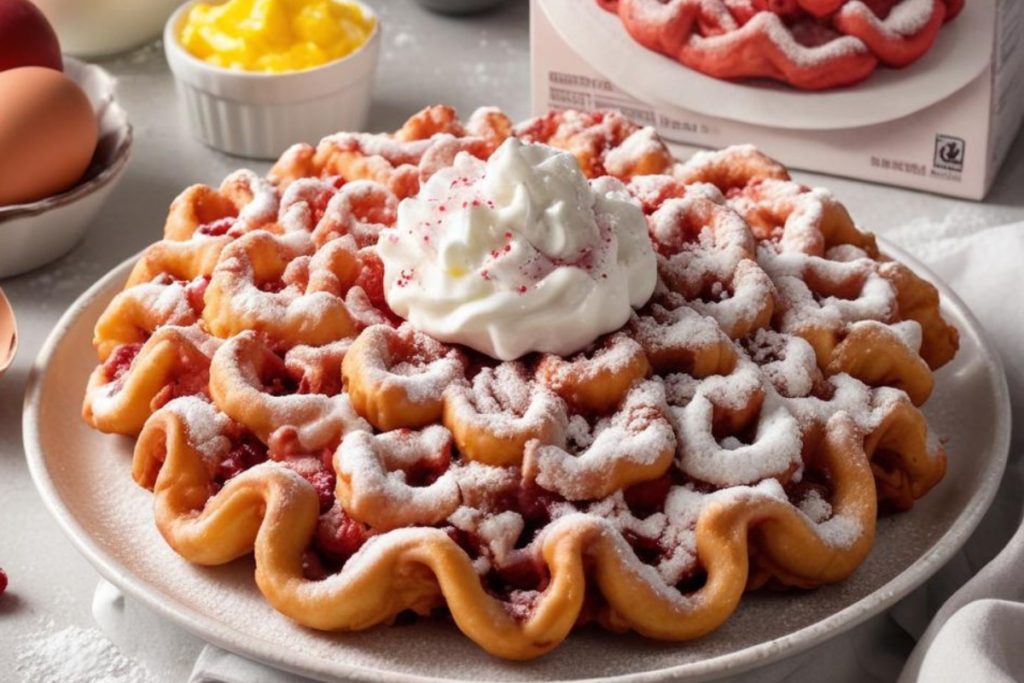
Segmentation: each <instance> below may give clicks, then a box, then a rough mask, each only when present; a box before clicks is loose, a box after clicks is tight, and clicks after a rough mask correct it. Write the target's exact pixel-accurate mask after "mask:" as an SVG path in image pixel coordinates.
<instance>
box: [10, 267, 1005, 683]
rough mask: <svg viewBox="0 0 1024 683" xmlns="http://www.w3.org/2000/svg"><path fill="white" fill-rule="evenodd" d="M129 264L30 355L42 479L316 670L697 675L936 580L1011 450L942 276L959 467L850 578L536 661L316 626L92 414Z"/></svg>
mask: <svg viewBox="0 0 1024 683" xmlns="http://www.w3.org/2000/svg"><path fill="white" fill-rule="evenodd" d="M888 251H889V252H890V253H894V255H895V256H897V257H898V258H901V259H903V260H904V261H905V262H907V263H910V264H912V265H913V264H914V262H913V261H912V260H911V259H910V258H909V257H907V256H906V255H904V254H901V253H899V252H898V251H896V250H893V249H889V250H888ZM130 267H131V264H130V263H125V264H122V265H121V266H120V267H118V268H116V269H115V270H113V271H112V272H111V273H110V274H109V275H107V276H106V277H105V278H103V279H102V280H101V281H100V282H99V283H97V284H96V285H95V286H94V287H92V288H91V289H90V290H89V291H88V292H86V293H85V294H84V295H83V296H82V297H81V298H80V299H79V300H78V301H77V302H76V303H75V304H74V305H73V306H72V307H71V309H70V310H69V311H68V312H67V313H66V314H65V316H64V317H63V318H62V319H61V321H60V322H59V323H58V324H57V327H56V329H55V330H54V332H53V333H52V335H51V336H50V338H49V340H48V341H47V342H46V344H45V346H44V347H43V349H42V351H41V352H40V354H39V357H38V359H37V360H36V363H35V366H34V368H33V373H32V377H31V379H30V381H29V388H28V392H27V396H26V404H25V413H24V435H25V450H26V453H27V454H28V461H29V467H30V470H31V472H32V477H33V479H34V481H35V483H36V486H37V487H38V489H39V491H40V493H41V494H42V497H43V500H44V501H45V503H46V505H47V506H48V508H49V509H50V511H51V512H52V513H53V515H54V516H55V517H56V519H57V520H58V522H59V523H60V525H61V526H62V527H63V529H64V530H65V531H66V532H67V534H68V536H69V537H70V538H71V540H72V542H73V543H74V544H75V545H76V546H77V548H78V549H79V550H80V551H81V552H82V553H83V554H84V555H85V556H86V557H87V558H88V559H89V560H90V561H91V562H92V563H93V564H94V565H95V566H96V569H97V570H98V571H99V572H100V574H102V575H103V576H104V577H105V578H107V579H108V580H109V581H110V582H111V583H113V584H114V585H116V586H118V587H119V588H121V589H122V590H123V591H124V592H126V593H127V594H129V595H131V596H133V597H134V598H136V599H137V600H139V601H140V602H142V603H143V604H145V605H147V606H148V607H150V608H151V609H153V610H155V611H156V612H157V613H158V614H161V615H163V616H164V617H166V618H167V619H170V620H172V621H174V622H176V623H178V624H180V625H181V626H183V627H185V628H187V629H188V630H190V631H192V632H194V633H195V634H196V635H198V636H200V637H202V638H204V639H206V640H208V641H211V642H213V643H215V644H217V645H220V646H221V647H224V648H226V649H229V650H232V651H234V652H237V653H239V654H242V655H246V656H249V657H251V658H254V659H257V660H261V661H264V662H266V663H269V664H271V665H274V666H277V667H280V668H284V669H288V670H292V671H296V672H299V673H303V674H305V675H307V676H311V677H314V678H320V679H323V680H338V679H345V680H360V681H371V680H372V681H379V680H383V679H384V678H387V679H388V680H399V681H425V680H435V681H436V680H475V681H487V680H490V681H526V680H530V681H568V680H581V679H598V678H600V679H605V680H619V681H626V680H640V679H642V680H644V681H647V682H650V681H667V680H673V681H675V680H686V681H691V682H692V681H698V680H707V679H711V678H715V677H717V676H720V675H723V674H724V673H726V672H728V673H738V672H740V671H743V670H745V669H750V668H753V667H756V666H759V665H763V664H766V663H768V662H771V661H775V660H777V659H781V658H783V657H787V656H790V655H793V654H796V653H797V652H799V651H801V650H804V649H807V648H809V647H811V646H813V645H815V644H817V643H820V642H822V641H824V640H825V639H828V638H831V637H833V636H835V635H837V634H839V633H841V632H843V631H845V630H847V629H849V628H852V627H853V626H855V625H856V624H858V623H860V622H862V621H864V620H866V619H868V618H869V617H871V616H873V615H875V614H877V613H879V612H881V611H882V610H884V609H886V608H887V607H889V606H891V605H892V604H894V603H895V602H896V601H897V600H899V599H900V598H902V597H903V596H904V595H906V594H907V593H908V592H910V591H911V590H912V589H913V588H915V587H916V586H918V585H919V584H921V583H922V582H923V581H925V580H926V579H928V577H930V576H931V575H932V574H933V573H935V572H936V571H937V570H938V569H939V567H941V566H942V565H943V563H945V562H946V561H947V560H949V559H950V557H951V556H952V555H953V554H954V553H955V552H956V551H957V550H958V549H959V548H960V547H961V546H962V545H963V543H964V542H965V541H966V540H967V537H968V536H969V535H970V533H971V532H972V531H973V530H974V528H975V526H976V525H977V524H978V522H979V521H980V520H981V517H982V515H983V514H984V512H985V510H986V509H987V508H988V506H989V504H990V503H991V501H992V498H993V496H994V495H995V491H996V488H997V487H998V484H999V480H1000V479H1001V477H1002V472H1003V468H1004V465H1005V462H1006V455H1007V451H1008V444H1009V433H1010V412H1009V398H1008V394H1007V388H1006V382H1005V379H1004V376H1003V372H1002V368H1001V367H1000V364H999V360H998V358H997V357H996V356H995V355H994V353H993V351H992V348H991V346H990V344H989V343H988V342H987V341H986V340H985V338H984V337H983V335H982V332H981V330H980V328H979V325H978V323H977V322H976V321H975V320H974V318H973V317H972V316H971V314H970V312H969V311H968V310H967V309H966V308H965V307H964V306H963V304H962V303H961V302H960V301H959V300H958V299H956V298H955V297H954V296H953V295H952V294H951V293H950V291H949V290H948V289H946V288H944V287H942V286H941V285H940V289H942V293H943V295H944V296H945V299H944V305H943V309H944V313H945V315H946V316H947V317H948V319H949V320H951V321H952V322H953V323H955V324H956V325H957V326H958V327H959V328H960V331H961V335H962V337H961V344H962V348H961V350H960V353H959V355H958V356H957V358H956V360H954V361H953V362H952V363H951V364H950V365H949V366H947V367H946V368H944V369H943V370H942V371H940V372H939V373H938V384H937V387H936V391H935V394H934V395H933V397H932V399H931V401H930V402H929V403H928V408H927V410H926V412H927V413H928V415H929V418H930V420H931V422H932V424H933V425H940V426H941V427H940V429H941V432H942V435H943V436H947V437H948V438H949V442H948V448H949V454H950V457H949V472H948V474H947V475H946V478H945V480H944V481H943V482H942V483H941V484H940V485H939V486H938V487H936V489H934V490H933V491H931V492H930V493H929V494H928V495H927V496H926V497H925V498H924V499H923V500H922V501H921V502H920V503H918V505H917V506H916V507H915V508H914V509H913V510H912V511H911V512H909V513H905V514H901V515H896V516H892V517H887V518H884V519H882V520H880V522H879V525H878V532H877V538H876V543H875V548H874V550H873V551H872V553H871V555H870V556H869V557H868V559H867V561H866V562H865V563H864V564H863V565H862V566H861V567H860V569H858V570H857V571H856V572H855V573H854V575H853V576H852V577H850V578H849V579H848V580H846V581H845V582H843V583H840V584H838V585H835V586H827V587H824V588H820V589H817V590H814V591H810V592H801V593H793V594H778V593H765V594H751V595H747V596H745V597H744V598H743V601H742V602H741V604H740V608H739V610H738V611H737V612H736V613H735V614H734V615H733V616H732V617H731V618H730V619H729V620H728V621H727V622H726V624H725V625H724V626H723V627H722V628H721V629H719V630H718V631H716V632H714V633H712V634H711V635H709V636H706V637H704V638H702V639H699V640H696V641H693V642H690V643H661V642H654V641H649V640H644V639H643V638H641V637H639V636H636V635H632V634H629V635H613V634H608V633H604V632H601V631H599V630H598V629H582V630H581V631H579V632H575V633H573V634H572V635H570V637H569V638H568V639H567V640H566V641H565V642H564V643H563V644H562V645H561V646H559V647H558V649H556V650H555V651H554V652H553V653H551V654H549V655H547V656H545V657H542V658H541V659H539V660H536V661H532V662H527V663H515V662H504V661H501V660H498V659H495V658H494V657H491V656H489V655H487V654H485V653H484V652H483V651H482V650H480V649H479V648H478V647H477V646H476V645H475V644H473V643H472V642H471V641H470V640H469V639H468V638H466V637H464V636H463V635H462V634H461V633H459V632H458V630H456V628H455V627H454V626H452V625H451V624H449V623H447V622H445V621H443V620H441V619H437V620H421V621H420V622H418V623H416V624H413V625H410V626H396V627H386V626H381V627H377V628H373V629H370V630H368V631H364V632H360V633H338V634H329V633H322V632H316V631H312V630H309V629H305V628H302V627H300V626H297V625H295V624H294V623H292V622H291V621H289V620H288V619H286V618H285V617H283V616H281V615H280V614H278V613H277V612H275V611H274V610H273V609H272V608H271V607H270V606H269V605H268V604H267V602H266V601H265V600H264V599H263V597H262V595H261V594H260V593H259V591H258V590H257V588H256V585H255V582H254V581H253V564H252V561H251V559H246V560H239V561H236V562H234V563H232V564H230V565H228V566H224V567H217V568H204V567H198V566H195V565H191V564H189V563H188V562H185V561H184V560H182V559H181V558H179V557H178V556H177V555H176V554H175V553H174V552H173V551H172V550H171V549H170V548H169V547H168V546H167V544H166V543H165V542H164V541H163V539H162V538H161V536H160V534H159V533H158V531H157V529H156V526H155V525H154V523H153V518H152V517H153V515H152V497H151V494H150V493H149V491H146V490H144V489H142V488H140V487H138V486H136V485H135V484H134V483H133V482H132V479H131V451H132V446H133V440H132V439H127V438H124V437H117V436H107V435H103V434H100V433H98V432H95V431H93V430H91V429H90V428H89V427H87V426H86V424H85V423H84V422H83V421H82V419H81V417H80V410H81V403H82V396H83V393H84V388H85V385H86V380H87V378H88V375H89V373H90V372H91V370H92V369H93V367H95V364H96V359H95V356H94V353H93V350H92V346H91V344H90V340H91V338H92V329H93V325H94V323H95V321H96V319H97V318H98V317H99V315H100V313H101V312H102V311H103V309H104V308H105V307H106V305H107V302H108V301H109V300H110V299H111V298H112V297H113V296H114V294H115V293H116V292H117V291H118V290H119V289H120V288H121V286H122V283H123V282H124V280H125V279H126V278H127V275H128V272H129V269H130ZM915 267H916V266H915Z"/></svg>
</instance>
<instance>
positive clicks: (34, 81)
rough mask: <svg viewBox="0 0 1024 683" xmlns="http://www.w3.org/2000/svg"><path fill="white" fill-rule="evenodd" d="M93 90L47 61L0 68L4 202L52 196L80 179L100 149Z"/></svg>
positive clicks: (0, 158) (1, 189)
mask: <svg viewBox="0 0 1024 683" xmlns="http://www.w3.org/2000/svg"><path fill="white" fill-rule="evenodd" d="M98 135H99V126H98V123H97V121H96V114H95V112H94V111H93V108H92V104H91V103H90V102H89V98H88V96H87V95H86V94H85V92H83V91H82V89H81V88H80V87H79V86H78V84H77V83H75V82H74V81H73V80H71V79H70V78H68V77H67V76H65V75H64V74H63V73H60V72H59V71H54V70H53V69H47V68H44V67H36V66H30V67H21V68H18V69H10V70H8V71H0V206H5V205H9V204H24V203H26V202H33V201H36V200H39V199H43V198H46V197H50V196H52V195H55V194H58V193H60V192H63V191H64V190H67V189H68V188H70V187H71V186H73V185H74V184H75V183H77V182H78V181H79V180H80V179H81V177H82V175H83V174H84V173H85V171H86V169H87V168H88V167H89V162H90V160H91V159H92V155H93V152H94V151H95V150H96V143H97V138H98Z"/></svg>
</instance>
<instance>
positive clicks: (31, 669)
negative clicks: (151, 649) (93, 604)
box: [9, 626, 156, 683]
mask: <svg viewBox="0 0 1024 683" xmlns="http://www.w3.org/2000/svg"><path fill="white" fill-rule="evenodd" d="M9 644H10V643H9ZM15 672H16V673H17V674H18V675H19V678H20V680H22V681H25V682H26V683H29V682H31V683H155V681H156V679H155V678H153V677H152V676H151V675H150V673H149V672H148V671H146V669H145V667H143V666H142V665H141V664H139V663H138V662H136V661H133V660H131V659H128V658H127V657H125V656H124V655H123V654H121V652H120V651H119V650H118V649H117V647H116V646H115V645H114V644H113V643H112V642H110V640H108V639H107V637H106V636H105V635H103V633H102V632H101V631H99V630H98V629H96V628H82V627H81V626H68V627H66V628H63V629H61V630H59V631H41V632H38V633H34V634H32V635H30V636H29V637H28V638H27V639H26V641H25V642H24V644H22V645H21V646H20V647H19V649H18V659H17V665H16V670H15Z"/></svg>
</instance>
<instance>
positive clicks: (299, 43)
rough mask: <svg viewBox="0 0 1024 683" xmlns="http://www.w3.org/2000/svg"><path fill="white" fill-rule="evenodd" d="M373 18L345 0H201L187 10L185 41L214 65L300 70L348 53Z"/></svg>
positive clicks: (365, 33)
mask: <svg viewBox="0 0 1024 683" xmlns="http://www.w3.org/2000/svg"><path fill="white" fill-rule="evenodd" d="M375 21H376V20H375V19H374V18H373V17H372V16H370V15H368V14H366V13H364V11H363V9H362V8H361V7H359V5H357V4H355V3H351V2H344V1H343V0H229V2H226V3H223V4H215V5H211V4H208V3H204V2H201V3H199V4H197V5H195V6H194V7H193V8H192V9H191V10H190V11H189V13H188V17H187V18H186V21H185V24H184V27H183V28H182V31H181V44H182V46H183V47H184V48H185V49H186V50H188V51H189V52H190V53H191V54H192V55H194V56H195V57H198V58H199V59H202V60H203V61H205V62H207V63H209V64H212V65H214V66H219V67H223V68H226V69H240V70H245V71H262V72H267V73H282V72H286V71H302V70H304V69H312V68H314V67H317V66H320V65H322V64H326V63H328V62H331V61H334V60H336V59H340V58H342V57H345V56H346V55H348V54H350V53H352V52H354V51H355V50H357V49H359V48H360V47H361V46H362V45H363V44H364V43H366V41H367V39H368V38H369V37H370V34H371V33H372V32H373V29H374V25H375Z"/></svg>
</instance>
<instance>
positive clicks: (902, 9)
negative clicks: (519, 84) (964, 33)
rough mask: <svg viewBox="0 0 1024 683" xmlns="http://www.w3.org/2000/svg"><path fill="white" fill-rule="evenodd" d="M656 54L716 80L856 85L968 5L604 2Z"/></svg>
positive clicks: (911, 54)
mask: <svg viewBox="0 0 1024 683" xmlns="http://www.w3.org/2000/svg"><path fill="white" fill-rule="evenodd" d="M597 3H598V4H599V5H600V6H601V7H603V8H604V9H606V10H608V11H609V12H611V13H613V14H615V15H616V16H618V17H619V19H620V20H621V21H622V24H623V26H624V27H625V29H626V31H627V33H628V34H629V35H630V36H631V37H632V38H633V39H634V40H636V41H637V42H638V43H640V44H641V45H643V46H644V47H646V48H647V49H649V50H654V51H655V52H660V53H662V54H664V55H667V56H668V57H671V58H672V59H675V60H676V61H678V62H680V63H682V64H684V65H686V66H688V67H690V68H691V69H694V70H696V71H699V72H701V73H703V74H706V75H708V76H713V77H714V78H721V79H727V80H734V79H743V78H771V79H774V80H777V81H782V82H783V83H788V84H789V85H791V86H793V87H795V88H800V89H802V90H824V89H827V88H837V87H843V86H848V85H853V84H855V83H858V82H860V81H862V80H864V79H865V78H867V77H868V76H870V75H871V74H872V73H873V72H874V71H875V69H877V68H878V67H880V66H882V67H888V68H892V69H899V68H902V67H905V66H908V65H910V64H912V63H913V62H915V61H917V60H918V59H920V58H921V56H922V55H924V54H925V53H926V52H927V51H928V50H929V48H931V46H932V43H934V42H935V38H936V36H937V35H938V32H939V30H940V29H941V28H942V26H943V24H945V23H946V22H948V21H951V20H952V19H954V18H955V17H956V15H957V14H959V13H960V10H961V9H963V4H964V0H876V1H866V0H671V1H669V2H665V0H597Z"/></svg>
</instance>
